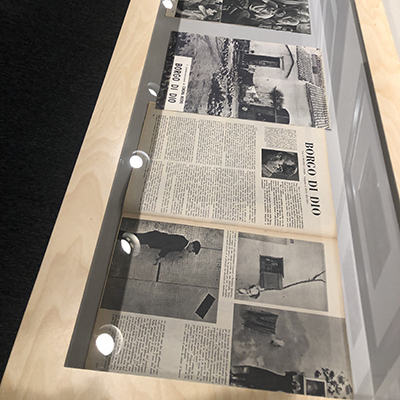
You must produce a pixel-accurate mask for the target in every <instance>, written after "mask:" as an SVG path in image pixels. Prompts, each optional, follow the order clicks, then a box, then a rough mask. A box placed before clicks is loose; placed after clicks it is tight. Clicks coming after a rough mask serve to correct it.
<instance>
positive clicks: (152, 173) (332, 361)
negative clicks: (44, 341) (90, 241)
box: [85, 104, 353, 399]
mask: <svg viewBox="0 0 400 400" xmlns="http://www.w3.org/2000/svg"><path fill="white" fill-rule="evenodd" d="M139 149H140V150H141V151H143V152H145V153H147V154H148V155H149V157H150V160H151V162H149V163H148V164H147V165H146V166H145V167H144V168H141V169H139V170H134V171H133V172H132V176H131V180H130V184H129V187H128V190H127V194H126V199H125V204H124V209H123V216H122V219H121V224H120V229H119V232H118V235H117V237H116V238H115V247H114V252H113V254H112V257H111V262H110V267H109V272H108V277H107V280H106V284H105V287H104V292H103V296H102V300H101V304H100V307H99V311H98V314H97V320H96V324H95V327H94V330H93V335H92V341H91V344H90V349H89V352H88V356H87V360H86V366H85V367H86V368H90V369H97V370H106V371H114V372H124V373H131V374H138V375H146V376H153V377H160V378H170V379H180V380H186V381H193V382H206V383H215V384H221V385H231V386H239V387H247V388H253V389H262V390H269V391H280V392H286V393H292V394H306V395H310V396H325V397H331V398H343V399H344V398H346V399H349V398H352V397H353V396H352V383H351V370H350V363H349V355H348V348H347V338H346V332H345V320H344V308H343V300H342V288H341V276H340V265H339V257H338V251H337V243H336V239H335V237H336V229H335V217H334V211H333V205H332V195H331V190H330V180H329V171H328V165H327V154H326V143H325V133H324V131H323V130H318V129H315V128H310V127H307V128H306V127H294V126H288V125H281V124H276V123H274V124H269V123H266V122H262V121H244V120H237V119H236V120H233V119H229V118H221V117H215V116H206V115H198V114H188V113H186V114H183V113H179V112H173V111H165V110H164V111H163V110H159V109H155V107H154V105H152V104H150V105H149V108H148V113H147V118H146V121H145V123H144V126H143V131H142V136H141V141H140V145H139ZM123 242H125V243H124V244H125V245H126V244H127V243H128V249H127V248H126V247H125V250H124V248H123V246H122V244H123ZM101 333H108V334H110V335H111V336H112V337H113V338H114V340H115V348H114V351H113V352H112V353H111V354H110V355H107V356H105V355H102V354H101V353H100V352H99V351H98V350H97V349H96V339H97V338H98V337H99V335H100V334H101Z"/></svg>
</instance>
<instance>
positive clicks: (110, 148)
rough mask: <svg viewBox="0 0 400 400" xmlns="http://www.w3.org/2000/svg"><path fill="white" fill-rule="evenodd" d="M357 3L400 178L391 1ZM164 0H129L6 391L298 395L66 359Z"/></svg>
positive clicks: (100, 395)
mask: <svg viewBox="0 0 400 400" xmlns="http://www.w3.org/2000/svg"><path fill="white" fill-rule="evenodd" d="M357 4H358V6H359V10H360V18H361V22H362V25H363V32H364V35H365V38H366V43H367V50H368V53H369V58H370V62H371V67H372V71H373V74H374V82H375V86H376V90H377V95H378V100H379V104H380V107H381V111H382V115H383V121H384V125H385V129H386V131H387V134H388V143H389V148H390V150H391V155H392V159H393V161H394V169H395V173H396V177H397V179H398V181H399V182H400V159H399V157H400V155H399V154H395V153H396V152H395V150H396V148H399V149H400V144H399V141H400V137H399V130H398V129H399V128H398V127H399V126H400V123H399V122H400V121H399V118H400V112H399V102H398V101H397V99H398V94H399V93H400V91H399V89H400V87H399V86H400V79H399V63H398V59H397V56H396V53H395V49H394V46H392V45H391V44H390V43H389V42H388V40H390V31H389V30H388V24H387V21H386V22H385V19H384V10H383V5H382V4H381V1H378V0H357ZM157 6H158V0H143V1H141V0H132V3H131V5H130V7H129V10H128V13H127V16H126V20H125V23H124V26H123V28H122V30H121V34H120V38H119V40H118V43H117V46H116V49H115V52H114V56H113V59H112V61H111V64H110V67H109V70H108V73H107V76H106V79H105V81H104V85H103V88H102V90H101V93H100V96H99V99H98V102H97V105H96V109H95V111H94V113H93V116H92V120H91V123H90V126H89V129H88V132H87V135H86V138H85V141H84V143H83V146H82V150H81V152H80V155H79V158H78V161H77V164H76V167H75V170H74V174H73V176H72V179H71V182H70V185H69V187H68V190H67V193H66V196H65V199H64V202H63V205H62V207H61V210H60V213H59V216H58V219H57V222H56V225H55V227H54V231H53V234H52V237H51V240H50V243H49V246H48V249H47V252H46V255H45V257H44V260H43V263H42V267H41V270H40V273H39V276H38V279H37V281H36V284H35V288H34V290H33V292H32V296H31V299H30V301H29V304H28V307H27V310H26V313H25V316H24V319H23V322H22V324H21V327H20V331H19V333H18V337H17V339H16V342H15V346H14V348H13V351H12V354H11V357H10V360H9V364H8V367H7V370H6V372H5V375H4V378H3V381H2V385H1V386H0V398H1V399H2V400H14V399H15V400H17V399H26V400H36V399H37V400H39V399H40V400H46V399H58V400H64V399H74V400H79V399H85V400H90V399H96V400H102V399H104V400H106V399H107V400H110V399H119V400H120V399H140V400H146V399H154V400H155V399H165V400H169V399H171V400H172V399H173V400H181V399H186V400H195V399H196V400H197V399H208V400H214V399H215V400H217V399H218V400H227V399H232V400H235V399H241V400H243V399H254V400H258V399H267V400H268V399H274V400H281V399H282V400H283V399H289V398H291V399H293V397H292V396H290V395H286V394H283V393H267V392H262V391H250V390H245V389H237V388H229V387H222V386H215V385H204V384H194V383H186V382H177V381H170V380H161V379H153V378H145V377H138V376H131V375H121V374H113V373H101V372H94V371H85V370H74V369H69V368H65V367H64V361H65V357H66V352H67V349H68V346H69V342H70V338H71V335H72V331H73V327H74V324H75V320H76V316H77V313H78V309H79V305H80V301H81V297H82V294H83V290H84V287H85V283H86V279H87V276H88V272H89V267H90V264H91V260H92V257H93V253H94V249H95V245H96V241H97V237H98V234H99V231H100V226H101V222H102V219H103V215H104V211H105V208H106V204H107V200H108V196H109V193H110V190H111V185H112V181H113V178H114V174H115V170H116V167H117V163H118V158H119V154H120V152H121V148H122V144H123V139H124V136H125V133H126V129H127V126H128V122H129V117H130V113H131V110H132V107H133V102H134V99H135V95H136V91H137V87H138V83H139V79H140V74H141V70H142V67H143V63H144V59H145V55H146V52H147V47H148V43H149V39H150V35H151V32H152V28H153V24H154V20H155V15H156V10H157ZM382 12H383V14H382ZM388 38H389V39H388ZM375 55H376V57H375ZM300 398H301V399H307V398H308V397H304V396H302V397H299V399H300ZM309 399H311V398H309ZM312 399H316V398H315V397H312Z"/></svg>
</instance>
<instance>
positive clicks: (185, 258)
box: [101, 218, 224, 323]
mask: <svg viewBox="0 0 400 400" xmlns="http://www.w3.org/2000/svg"><path fill="white" fill-rule="evenodd" d="M223 236H224V232H223V231H222V230H218V229H207V228H201V227H195V226H188V225H179V224H171V223H165V222H152V221H146V220H137V219H131V218H124V219H123V220H122V223H121V227H120V231H119V235H118V240H117V242H116V245H115V250H114V254H113V257H112V260H111V266H110V270H109V273H108V277H107V283H106V286H105V290H104V294H103V299H102V302H101V307H102V308H104V309H108V310H116V311H127V312H133V313H140V314H148V315H157V316H163V317H171V318H180V319H186V320H193V321H201V322H209V323H215V322H216V318H217V305H218V292H219V282H220V274H221V260H222V247H223ZM134 250H135V251H134Z"/></svg>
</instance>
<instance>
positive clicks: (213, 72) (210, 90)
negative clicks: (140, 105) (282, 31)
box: [157, 32, 330, 129]
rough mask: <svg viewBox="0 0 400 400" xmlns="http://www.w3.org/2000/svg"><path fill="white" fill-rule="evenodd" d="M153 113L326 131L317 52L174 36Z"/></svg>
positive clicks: (326, 108) (327, 126) (262, 43)
mask: <svg viewBox="0 0 400 400" xmlns="http://www.w3.org/2000/svg"><path fill="white" fill-rule="evenodd" d="M157 108H159V109H165V110H172V111H183V112H188V113H194V114H207V115H213V116H222V117H231V118H240V119H248V120H253V121H264V122H272V123H280V124H291V125H298V126H308V127H315V128H324V129H329V128H330V120H329V113H328V105H327V99H326V92H325V81H324V72H323V63H322V53H321V51H320V50H318V49H315V48H310V47H303V46H294V45H284V44H276V43H266V42H259V41H253V40H242V39H229V38H223V37H214V36H208V35H199V34H194V33H185V32H172V33H171V38H170V42H169V46H168V50H167V55H166V61H165V66H164V71H163V77H162V81H161V88H160V91H159V96H158V99H157Z"/></svg>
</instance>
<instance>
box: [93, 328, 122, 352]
mask: <svg viewBox="0 0 400 400" xmlns="http://www.w3.org/2000/svg"><path fill="white" fill-rule="evenodd" d="M96 336H97V337H96V347H97V350H98V351H99V352H100V353H101V354H102V355H103V356H105V357H108V356H109V355H110V354H119V353H120V352H121V350H122V348H123V347H124V337H123V336H122V332H121V331H120V330H119V328H118V327H116V326H115V325H112V324H106V325H103V326H101V327H100V328H99V329H98V331H97V333H96Z"/></svg>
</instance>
